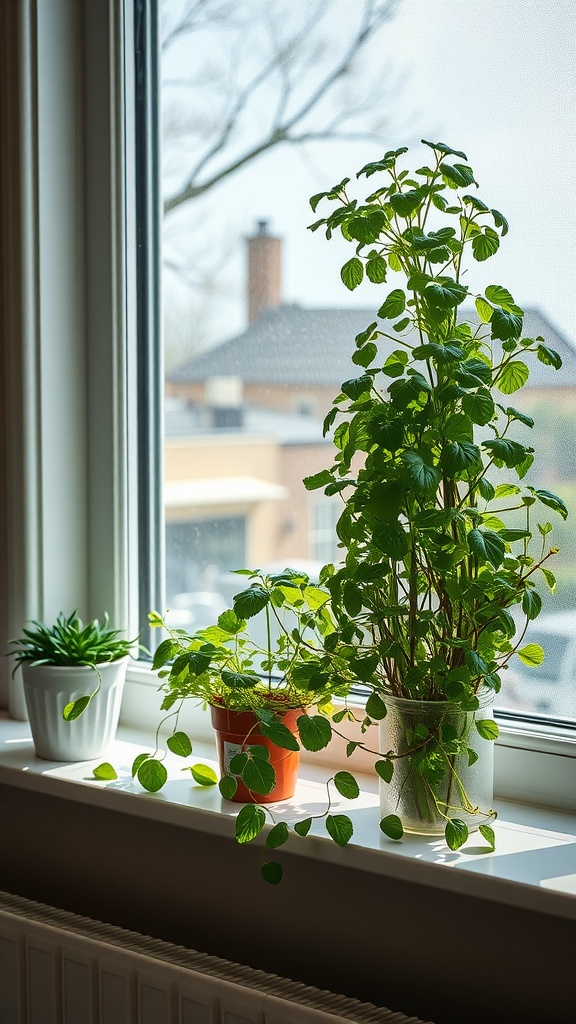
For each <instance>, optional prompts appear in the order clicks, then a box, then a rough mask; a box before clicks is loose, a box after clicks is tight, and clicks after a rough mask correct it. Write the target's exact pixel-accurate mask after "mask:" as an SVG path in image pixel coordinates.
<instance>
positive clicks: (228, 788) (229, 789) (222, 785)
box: [218, 775, 238, 800]
mask: <svg viewBox="0 0 576 1024" xmlns="http://www.w3.org/2000/svg"><path fill="white" fill-rule="evenodd" d="M218 789H219V790H220V793H221V794H222V796H223V797H224V799H225V800H231V799H232V797H233V796H234V795H235V793H236V790H237V789H238V779H235V778H234V776H233V775H223V776H222V778H221V779H220V782H219V783H218Z"/></svg>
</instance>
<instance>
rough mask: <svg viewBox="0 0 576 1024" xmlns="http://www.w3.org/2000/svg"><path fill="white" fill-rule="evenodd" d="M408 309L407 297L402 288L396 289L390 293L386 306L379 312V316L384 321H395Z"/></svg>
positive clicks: (381, 307)
mask: <svg viewBox="0 0 576 1024" xmlns="http://www.w3.org/2000/svg"><path fill="white" fill-rule="evenodd" d="M405 309H406V295H405V293H404V292H403V291H402V289H401V288H395V289H394V291H392V292H390V294H389V295H388V297H387V298H386V300H385V302H384V304H383V305H382V306H380V309H379V310H378V316H379V317H382V319H383V320H395V319H396V317H397V316H400V315H401V313H403V312H404V310H405Z"/></svg>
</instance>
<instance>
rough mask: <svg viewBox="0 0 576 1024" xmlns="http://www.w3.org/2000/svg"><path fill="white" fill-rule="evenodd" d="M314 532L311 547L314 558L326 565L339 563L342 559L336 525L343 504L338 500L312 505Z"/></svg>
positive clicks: (326, 500) (312, 532)
mask: <svg viewBox="0 0 576 1024" xmlns="http://www.w3.org/2000/svg"><path fill="white" fill-rule="evenodd" d="M311 512H312V531H311V538H310V545H311V548H312V558H314V559H316V560H317V561H318V562H322V564H323V565H325V564H326V563H327V562H337V561H339V558H340V552H339V551H338V547H337V543H338V538H337V537H336V523H337V521H338V517H339V516H340V513H341V512H342V503H341V502H340V501H338V500H336V501H330V500H329V499H324V501H318V502H315V503H314V504H313V505H312V509H311Z"/></svg>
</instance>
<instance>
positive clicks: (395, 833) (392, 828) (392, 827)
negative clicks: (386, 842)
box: [380, 814, 404, 840]
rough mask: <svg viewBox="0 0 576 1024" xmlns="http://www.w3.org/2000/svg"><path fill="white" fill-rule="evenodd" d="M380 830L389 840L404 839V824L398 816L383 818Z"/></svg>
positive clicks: (392, 815)
mask: <svg viewBox="0 0 576 1024" xmlns="http://www.w3.org/2000/svg"><path fill="white" fill-rule="evenodd" d="M380 828H381V830H382V832H383V833H384V835H385V836H388V838H389V839H396V840H398V839H402V836H403V835H404V829H403V828H402V822H401V821H400V818H399V817H398V815H397V814H387V815H386V817H385V818H382V821H381V822H380Z"/></svg>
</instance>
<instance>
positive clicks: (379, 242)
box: [305, 142, 567, 849]
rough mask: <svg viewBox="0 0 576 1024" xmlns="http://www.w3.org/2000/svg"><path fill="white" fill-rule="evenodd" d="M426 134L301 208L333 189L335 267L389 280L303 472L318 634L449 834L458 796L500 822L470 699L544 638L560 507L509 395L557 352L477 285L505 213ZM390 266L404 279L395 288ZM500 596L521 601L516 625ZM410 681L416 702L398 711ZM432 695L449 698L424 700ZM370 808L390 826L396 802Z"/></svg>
mask: <svg viewBox="0 0 576 1024" xmlns="http://www.w3.org/2000/svg"><path fill="white" fill-rule="evenodd" d="M424 144H425V145H426V146H427V147H428V149H429V151H430V157H431V159H430V164H425V165H423V166H420V167H418V169H417V170H416V171H414V172H410V171H408V170H406V169H401V167H400V163H401V158H402V157H403V156H404V154H405V153H406V152H407V150H406V149H405V148H402V149H398V150H396V151H390V152H387V153H386V154H385V155H384V157H383V158H382V159H380V160H377V161H375V162H373V163H369V164H367V165H366V166H365V167H363V168H362V169H361V170H360V171H359V172H358V174H357V178H367V179H373V180H374V182H375V184H374V187H373V188H372V189H371V191H370V194H369V195H368V197H367V198H366V199H363V200H360V201H359V200H357V199H356V198H353V197H352V194H351V183H350V179H349V178H345V179H344V180H343V181H341V182H340V183H339V184H337V185H336V186H334V187H333V188H331V189H330V190H329V191H328V192H323V193H320V194H318V195H316V196H314V197H313V198H312V199H311V205H312V208H313V210H314V211H315V210H316V208H317V207H318V205H319V204H320V203H325V202H329V203H332V204H333V205H334V207H335V209H334V211H333V212H332V213H330V214H328V215H327V216H326V217H323V218H322V219H320V220H317V221H316V222H315V223H314V224H312V225H311V230H313V231H315V230H318V229H319V228H323V229H325V232H326V236H327V238H331V237H332V235H333V234H334V233H335V232H337V233H338V234H339V235H340V236H343V237H344V239H346V241H347V242H349V243H351V244H352V245H353V246H354V247H355V254H354V255H353V256H352V258H351V259H349V260H347V261H346V263H345V264H344V266H343V267H342V271H341V276H342V280H343V282H344V284H345V285H346V286H347V287H348V288H349V289H355V288H356V287H358V286H359V285H360V284H361V282H362V281H363V279H365V278H366V279H367V280H368V281H370V282H372V283H373V284H376V285H379V286H382V285H386V286H387V287H388V289H389V290H388V293H387V295H386V297H385V299H384V302H383V303H382V304H381V305H380V307H379V309H378V312H377V317H378V319H374V321H373V322H372V323H371V324H369V325H368V326H367V327H366V330H365V331H362V332H361V333H360V334H359V335H358V336H357V338H356V348H355V351H354V354H353V355H352V362H353V364H355V366H356V367H358V369H359V373H358V375H356V376H354V377H352V378H351V379H349V380H347V381H345V382H344V383H343V384H342V389H341V393H340V394H339V395H338V396H337V397H336V398H335V400H334V404H333V407H332V409H331V411H330V412H329V414H328V416H327V417H326V420H325V424H324V430H325V433H328V432H329V431H331V430H332V429H333V428H334V427H335V429H334V435H333V436H334V444H335V448H336V455H335V459H334V462H333V465H332V466H331V467H330V468H329V469H326V470H324V471H322V472H320V473H317V474H315V475H314V476H312V477H309V478H307V479H306V480H305V485H306V487H307V488H309V489H315V488H322V489H323V490H324V491H325V493H326V494H327V495H336V494H338V495H340V496H341V498H342V501H343V505H342V513H341V515H340V518H339V521H338V524H337V534H338V538H339V541H340V546H341V548H342V552H343V561H342V564H341V565H339V566H336V567H335V566H327V567H325V568H324V570H323V572H322V574H321V576H320V582H321V583H322V584H324V585H325V586H326V587H327V588H328V589H329V591H330V593H331V595H332V609H333V613H334V615H335V617H336V619H337V622H338V629H337V630H336V631H334V632H333V633H331V634H330V636H328V637H326V638H325V644H326V646H327V647H328V648H329V649H332V648H333V649H336V648H339V650H340V656H341V657H342V656H343V657H346V656H347V657H348V663H349V669H350V674H351V675H356V677H357V678H358V679H359V680H361V681H362V682H363V683H364V684H365V685H367V686H368V687H369V689H370V691H371V696H370V699H369V701H368V704H367V706H366V710H367V714H368V717H369V718H370V719H371V720H375V719H380V720H382V719H384V718H385V716H386V715H387V713H388V714H389V713H390V711H391V708H392V706H393V705H395V709H394V713H395V718H396V723H395V726H394V728H395V730H396V733H395V737H394V739H395V746H394V748H393V749H391V750H390V751H387V752H385V754H384V756H383V757H381V758H380V760H379V761H378V762H377V764H376V768H377V771H378V774H379V775H380V777H381V779H382V780H383V789H384V790H385V789H386V787H387V786H395V787H396V803H397V805H398V807H400V806H405V808H406V807H407V809H408V816H409V817H412V816H413V817H416V818H417V817H418V816H419V815H420V816H422V819H423V822H424V823H426V820H427V819H428V820H429V821H428V823H429V822H430V821H433V819H438V820H439V821H440V823H441V824H442V827H443V828H444V829H445V835H446V840H447V842H448V845H449V846H450V847H451V848H452V849H457V848H458V847H459V846H461V845H462V843H463V842H465V840H466V838H467V835H468V826H467V824H466V821H465V820H463V819H464V818H465V817H466V816H468V815H469V816H470V818H471V819H472V821H473V823H474V819H475V820H476V821H482V822H483V824H482V825H481V826H480V827H481V831H482V832H483V834H484V835H485V836H486V837H487V838H488V840H489V841H490V842H491V843H493V839H494V836H493V831H492V829H491V828H490V826H489V825H487V824H486V820H487V819H489V818H490V817H492V816H494V815H493V812H492V811H491V809H490V807H486V808H479V807H477V806H476V803H475V801H474V800H471V799H470V798H469V796H468V792H467V790H468V787H467V783H466V774H467V769H468V768H470V769H471V770H472V771H473V768H472V766H473V765H474V762H475V761H476V760H477V758H478V755H479V749H478V744H477V742H476V741H477V740H485V741H488V742H490V741H492V740H494V739H495V738H496V737H497V735H498V728H497V725H496V724H495V722H494V721H493V719H492V718H491V717H490V716H489V715H487V714H485V713H483V712H482V711H481V710H480V709H481V707H483V706H484V705H485V696H486V694H487V693H488V694H490V693H492V694H494V693H498V691H499V690H500V686H501V681H502V672H503V670H504V669H505V668H506V666H507V664H508V662H509V661H510V659H511V657H512V656H513V655H514V654H517V655H518V657H519V658H520V659H521V660H522V661H523V662H524V663H525V664H526V665H529V666H534V667H535V666H537V665H538V664H540V663H541V661H542V659H543V657H544V654H543V651H542V649H541V648H540V647H539V646H538V645H537V644H531V643H528V644H525V645H523V638H524V635H525V631H526V628H527V626H528V624H529V622H530V621H531V620H533V619H535V618H536V617H537V616H538V614H539V612H540V610H541V607H542V597H541V593H540V591H541V588H542V587H544V588H548V590H550V591H554V588H555V579H554V575H553V573H552V572H551V570H550V568H549V566H548V562H549V559H550V558H551V556H552V555H553V554H554V553H555V551H556V550H557V549H556V548H554V547H551V546H550V543H549V534H550V531H551V530H552V526H551V524H550V523H549V522H548V521H547V518H546V516H543V517H542V515H541V513H542V512H548V511H549V510H552V511H553V512H555V513H558V514H559V515H561V516H562V517H563V518H565V517H566V515H567V509H566V507H565V505H564V502H563V501H562V500H561V499H560V498H559V497H558V496H557V495H555V494H553V493H551V492H550V491H548V490H544V489H541V488H538V487H535V486H533V485H531V484H530V483H528V476H527V474H528V473H529V470H530V467H531V465H532V463H533V460H534V447H533V445H532V443H531V439H530V436H529V435H530V433H531V431H532V428H533V426H534V423H533V420H532V418H531V417H530V416H529V415H527V414H526V413H525V412H522V411H521V410H518V409H516V408H515V407H514V406H513V405H511V404H509V401H510V400H509V396H511V395H512V394H514V393H515V392H516V391H519V390H520V389H521V388H522V387H523V386H524V385H525V384H526V383H527V381H528V379H529V374H530V369H529V361H530V360H532V359H538V360H539V361H540V362H541V363H543V364H545V365H546V366H549V367H550V368H551V369H559V367H560V366H561V359H560V356H559V355H558V353H557V352H555V351H553V350H552V349H551V348H549V347H548V346H547V345H546V343H545V340H544V339H543V338H540V337H537V338H530V337H525V336H524V333H523V317H524V313H523V310H522V309H521V308H520V307H519V306H518V305H517V303H516V302H515V301H514V299H513V297H512V295H511V294H510V292H509V291H508V290H507V289H506V288H505V287H503V286H502V285H500V284H492V285H489V286H488V287H487V288H485V289H484V290H483V291H482V292H479V291H477V290H476V289H474V287H473V285H472V283H471V280H469V278H468V271H467V265H468V262H469V260H470V257H471V258H472V261H478V262H481V263H483V262H484V261H485V260H487V259H488V258H490V257H491V256H493V255H494V254H495V253H496V252H497V251H498V249H499V246H500V242H501V239H502V237H503V236H505V235H506V233H507V232H508V224H507V221H506V219H505V217H504V216H503V215H502V214H501V213H500V212H499V211H498V210H495V209H493V208H491V207H490V206H489V205H487V204H486V203H485V202H483V201H482V200H481V199H480V198H478V196H477V194H476V192H475V188H476V187H477V186H476V181H475V178H474V172H473V170H472V168H471V167H470V165H469V164H468V161H467V157H466V155H465V154H464V153H462V152H461V151H458V150H454V149H451V148H450V147H449V146H446V145H444V144H443V143H436V144H432V143H430V142H425V143H424ZM392 275H394V276H396V275H398V276H399V278H400V283H399V285H398V286H396V287H394V288H392V289H390V286H389V284H388V280H389V278H390V277H391V276H392ZM512 608H516V609H517V610H518V611H519V610H520V609H521V613H522V615H523V621H524V624H523V626H522V627H521V628H520V631H519V636H517V635H516V632H517V625H516V619H515V618H514V617H513V616H512V614H511V612H510V609H512ZM347 652H348V654H347ZM405 701H410V702H415V703H411V704H410V714H408V710H407V708H406V707H405V705H404V702H405ZM439 702H441V703H443V704H444V705H446V702H448V705H447V706H446V710H444V711H443V710H442V709H441V708H440V707H438V708H437V711H436V714H434V707H433V705H434V704H439ZM418 705H419V706H420V712H418ZM431 707H432V713H430V708H431ZM457 712H460V713H461V714H460V717H454V716H455V714H457ZM383 735H384V736H386V732H385V731H383ZM394 776H395V778H394ZM393 779H394V781H393ZM384 802H385V801H384ZM469 823H470V822H469ZM381 828H382V830H383V831H384V832H385V833H386V835H388V836H391V837H392V838H399V837H400V836H401V835H402V832H403V825H402V822H401V820H400V817H399V815H398V814H395V813H390V814H387V815H386V816H385V818H384V819H383V821H382V822H381ZM425 830H426V829H424V831H425Z"/></svg>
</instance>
